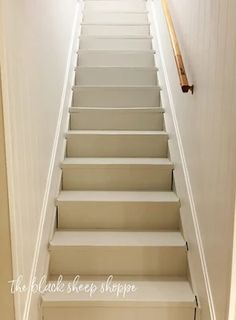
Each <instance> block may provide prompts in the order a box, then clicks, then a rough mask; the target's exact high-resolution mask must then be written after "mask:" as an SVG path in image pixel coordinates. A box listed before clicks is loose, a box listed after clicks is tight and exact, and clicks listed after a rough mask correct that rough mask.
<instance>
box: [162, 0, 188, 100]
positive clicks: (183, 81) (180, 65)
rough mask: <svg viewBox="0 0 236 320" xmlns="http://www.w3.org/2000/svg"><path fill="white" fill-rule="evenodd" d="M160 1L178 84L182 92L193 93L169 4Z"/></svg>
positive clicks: (164, 0)
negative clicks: (172, 52)
mask: <svg viewBox="0 0 236 320" xmlns="http://www.w3.org/2000/svg"><path fill="white" fill-rule="evenodd" d="M161 3H162V8H163V11H164V14H165V18H166V23H167V26H168V30H169V34H170V39H171V44H172V48H173V51H174V56H175V62H176V67H177V70H178V74H179V80H180V86H181V89H182V91H183V92H184V93H186V92H188V91H189V90H190V91H191V92H192V94H193V89H194V86H193V85H189V82H188V77H187V74H186V72H185V67H184V62H183V58H182V54H181V51H180V46H179V42H178V38H177V35H176V32H175V28H174V24H173V21H172V18H171V14H170V10H169V6H168V0H161Z"/></svg>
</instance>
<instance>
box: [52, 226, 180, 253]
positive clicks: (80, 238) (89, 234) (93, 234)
mask: <svg viewBox="0 0 236 320" xmlns="http://www.w3.org/2000/svg"><path fill="white" fill-rule="evenodd" d="M68 247H72V248H76V247H91V248H93V247H128V248H129V247H130V248H131V247H160V248H161V247H175V248H176V247H180V248H183V249H186V243H185V240H184V238H183V236H182V234H181V233H180V232H177V231H169V232H166V231H97V230H95V231H94V230H92V231H91V230H90V231H72V230H69V231H56V232H55V234H54V237H53V239H52V240H51V242H50V249H51V250H54V249H59V250H60V249H63V248H68Z"/></svg>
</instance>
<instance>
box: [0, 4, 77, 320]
mask: <svg viewBox="0 0 236 320" xmlns="http://www.w3.org/2000/svg"><path fill="white" fill-rule="evenodd" d="M76 6H77V1H76V0H68V1H62V0H57V1H55V0H50V1H45V0H35V1H30V0H22V1H14V0H2V1H1V8H0V14H1V17H0V21H1V37H0V38H1V64H2V74H3V77H2V80H3V102H4V121H5V133H6V145H7V146H6V147H7V148H6V151H7V166H8V180H9V201H10V218H11V231H12V251H13V268H14V278H15V277H16V276H18V275H21V274H22V275H23V278H24V282H25V283H26V284H28V282H29V279H30V276H31V272H32V270H33V262H34V263H35V261H34V258H35V248H36V241H37V239H38V240H39V237H38V234H39V229H40V227H42V226H40V223H41V222H40V221H41V216H42V214H43V212H45V208H44V207H43V206H45V197H46V196H47V195H46V194H45V192H46V191H48V190H46V185H47V183H48V176H49V174H50V172H49V169H50V164H51V157H52V151H53V145H54V140H55V133H56V129H57V125H58V118H59V110H60V106H61V99H62V94H63V92H62V91H63V86H64V80H65V73H66V71H68V70H66V68H67V60H68V54H69V46H70V42H71V33H72V29H73V26H74V19H75V14H76ZM47 186H48V185H47ZM54 196H55V195H54ZM48 200H49V202H50V204H51V206H52V204H53V198H52V195H51V198H50V199H48ZM45 251H46V247H45ZM41 258H42V257H41ZM41 262H42V260H41ZM26 298H27V293H21V294H18V295H16V316H17V319H24V320H26V318H27V312H26V310H25V308H26ZM30 319H32V317H31V318H30ZM34 319H36V318H34Z"/></svg>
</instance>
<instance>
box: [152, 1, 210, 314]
mask: <svg viewBox="0 0 236 320" xmlns="http://www.w3.org/2000/svg"><path fill="white" fill-rule="evenodd" d="M156 2H157V1H152V0H148V6H149V8H150V12H151V15H152V21H153V25H154V29H155V33H154V34H156V39H154V41H153V42H154V46H155V42H156V44H157V45H156V46H157V48H155V47H154V49H155V50H156V52H158V55H159V56H160V60H161V65H162V67H161V68H160V69H162V71H163V76H164V81H165V86H166V88H165V89H166V92H165V90H163V91H162V94H163V95H165V94H166V100H168V102H169V108H170V110H171V116H172V121H173V125H174V130H175V132H174V134H175V136H176V141H177V144H178V151H179V155H180V159H181V164H182V170H183V174H184V178H185V184H186V188H187V193H188V201H189V204H190V208H191V216H192V221H193V225H194V229H195V230H194V231H195V235H196V243H197V246H198V250H199V257H200V260H201V267H202V273H203V277H204V281H205V288H206V293H207V299H208V304H209V310H210V316H211V319H212V320H216V314H215V307H214V301H213V298H212V292H211V286H210V280H209V275H208V270H207V265H206V259H205V253H204V248H203V243H202V238H201V232H200V228H199V223H198V217H197V211H196V206H195V202H194V197H193V191H192V187H191V182H190V177H189V172H188V167H187V162H186V157H185V153H184V148H183V143H182V139H181V135H180V130H179V125H178V120H177V116H176V112H175V103H174V99H173V96H172V91H171V87H170V80H169V76H168V72H167V67H166V57H165V56H164V53H163V46H162V41H163V39H161V37H160V32H159V28H160V25H159V23H158V19H157V15H156V12H157V8H155V3H156ZM159 3H160V1H159ZM158 10H159V11H160V10H162V9H161V8H160V7H159V8H158ZM161 27H164V26H163V25H162V26H161ZM160 72H161V70H160ZM163 89H164V88H163ZM164 107H166V105H165V106H164ZM183 229H184V226H183ZM186 240H188V239H186ZM191 276H192V277H193V278H194V274H191ZM194 289H195V286H194ZM195 290H196V289H195ZM196 293H197V292H196ZM200 303H201V301H200Z"/></svg>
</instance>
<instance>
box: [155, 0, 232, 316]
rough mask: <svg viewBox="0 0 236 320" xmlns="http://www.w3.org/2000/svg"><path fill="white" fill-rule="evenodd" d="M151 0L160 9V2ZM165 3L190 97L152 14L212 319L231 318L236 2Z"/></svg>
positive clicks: (162, 30) (186, 0)
mask: <svg viewBox="0 0 236 320" xmlns="http://www.w3.org/2000/svg"><path fill="white" fill-rule="evenodd" d="M154 2H156V10H159V9H160V1H159V0H154ZM169 4H170V10H171V14H172V17H173V20H174V25H175V28H176V32H177V35H178V38H179V42H180V46H181V50H182V53H183V57H184V62H185V64H186V70H187V73H188V75H189V79H190V82H193V83H194V85H195V92H194V95H193V96H192V95H191V94H183V93H182V92H181V89H180V86H179V79H178V75H177V71H176V66H175V61H174V58H173V53H172V49H171V45H170V41H169V37H168V32H167V28H166V24H165V20H164V19H162V17H161V14H160V13H157V17H158V19H159V21H158V26H159V33H160V36H161V39H160V41H161V45H162V49H163V57H164V62H165V66H166V70H167V74H168V85H169V89H170V91H171V94H172V97H171V98H172V99H173V103H174V109H175V114H176V120H177V126H178V129H179V133H180V139H181V142H182V147H183V150H182V151H183V154H184V157H185V160H186V169H187V172H188V175H189V182H190V187H191V193H192V196H193V199H192V200H193V202H194V203H193V204H194V209H195V210H196V215H197V221H198V224H199V230H200V236H201V240H202V246H203V257H205V262H206V266H205V271H206V275H207V276H208V277H209V288H208V289H210V291H209V292H208V294H209V295H210V296H211V295H212V301H213V309H212V310H211V311H212V312H211V314H212V319H214V317H215V319H217V320H223V319H227V318H228V304H229V292H230V276H231V262H232V244H233V226H234V201H235V186H236V183H235V181H236V171H235V163H236V143H235V137H236V126H235V119H236V108H235V101H236V90H235V87H236V3H235V1H233V0H226V1H220V0H214V1H213V0H209V1H203V0H198V1H189V0H180V1H179V0H178V1H177V0H169ZM164 107H165V106H164ZM182 203H183V205H184V204H185V199H182ZM189 214H191V213H189ZM190 250H191V248H190ZM193 250H194V248H193ZM202 305H203V306H204V301H202Z"/></svg>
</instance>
